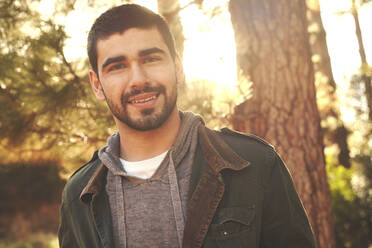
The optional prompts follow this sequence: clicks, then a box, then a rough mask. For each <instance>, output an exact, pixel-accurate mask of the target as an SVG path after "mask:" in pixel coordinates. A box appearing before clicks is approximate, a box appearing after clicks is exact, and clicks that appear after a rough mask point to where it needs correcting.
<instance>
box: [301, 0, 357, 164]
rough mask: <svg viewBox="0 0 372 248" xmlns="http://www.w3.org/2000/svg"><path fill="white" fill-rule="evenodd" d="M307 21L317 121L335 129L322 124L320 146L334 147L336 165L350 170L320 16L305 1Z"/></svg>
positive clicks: (314, 3)
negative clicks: (317, 114) (338, 164)
mask: <svg viewBox="0 0 372 248" xmlns="http://www.w3.org/2000/svg"><path fill="white" fill-rule="evenodd" d="M306 3H307V9H308V11H307V19H308V22H309V28H308V31H309V35H310V37H309V38H310V39H309V40H310V47H311V53H312V61H313V65H314V75H315V87H316V92H317V103H318V108H319V114H320V119H321V120H322V122H323V123H329V121H327V120H328V118H334V119H335V121H336V123H337V126H336V127H332V126H330V125H327V124H325V126H322V128H323V131H324V133H323V134H324V143H325V145H326V146H332V145H334V144H336V145H337V146H338V148H339V153H338V162H339V163H340V164H342V165H343V166H344V167H346V168H350V166H351V164H350V150H349V146H348V143H347V138H348V134H349V133H348V131H347V129H346V128H345V126H344V125H343V121H342V120H341V118H340V115H339V107H338V104H337V95H336V83H335V80H334V78H333V74H332V67H331V59H330V57H329V53H328V46H327V41H326V32H325V30H324V27H323V22H322V18H321V15H320V5H319V0H307V1H306Z"/></svg>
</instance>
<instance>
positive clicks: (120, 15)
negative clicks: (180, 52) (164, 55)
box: [87, 4, 176, 75]
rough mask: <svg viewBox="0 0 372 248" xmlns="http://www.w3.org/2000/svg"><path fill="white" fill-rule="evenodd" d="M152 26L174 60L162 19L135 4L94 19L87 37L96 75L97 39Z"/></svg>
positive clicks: (165, 26) (172, 48) (108, 11)
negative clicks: (131, 29) (155, 28)
mask: <svg viewBox="0 0 372 248" xmlns="http://www.w3.org/2000/svg"><path fill="white" fill-rule="evenodd" d="M154 26H156V27H157V29H158V31H159V33H160V35H161V36H162V37H163V39H164V42H165V44H166V45H167V47H168V49H169V52H170V54H171V56H172V58H173V59H174V57H175V55H176V50H175V46H174V39H173V36H172V34H171V32H170V30H169V27H168V25H167V23H166V21H165V20H164V18H163V17H161V16H160V15H158V14H156V13H154V12H152V11H151V10H149V9H147V8H145V7H143V6H140V5H137V4H123V5H120V6H117V7H113V8H111V9H109V10H107V11H106V12H104V13H103V14H102V15H100V16H99V17H98V18H97V19H96V21H95V22H94V24H93V26H92V28H91V29H90V31H89V35H88V48H87V49H88V57H89V62H90V65H91V66H92V68H93V70H94V71H95V72H96V73H97V75H98V65H97V42H98V40H99V39H104V38H107V37H108V36H110V35H112V34H115V33H119V34H122V33H123V32H124V31H126V30H128V29H130V28H150V27H154Z"/></svg>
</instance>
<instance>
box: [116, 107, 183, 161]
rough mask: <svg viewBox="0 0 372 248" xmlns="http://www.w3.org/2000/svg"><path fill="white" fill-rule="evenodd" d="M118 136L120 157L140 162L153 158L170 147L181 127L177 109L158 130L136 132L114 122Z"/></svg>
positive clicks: (118, 122)
mask: <svg viewBox="0 0 372 248" xmlns="http://www.w3.org/2000/svg"><path fill="white" fill-rule="evenodd" d="M115 122H116V125H117V127H118V130H119V134H120V157H121V158H123V159H125V160H128V161H140V160H145V159H149V158H152V157H155V156H156V155H159V154H161V153H163V152H165V151H167V150H169V148H170V147H171V146H172V144H173V142H174V140H175V139H176V137H177V134H178V131H179V128H180V126H181V120H180V115H179V112H178V109H177V108H175V109H174V110H173V112H172V113H171V115H170V116H169V118H168V120H166V121H165V122H164V123H163V124H162V125H161V126H160V127H159V128H157V129H153V130H149V131H138V130H135V129H132V128H130V127H128V126H127V125H125V124H123V123H121V122H120V121H118V120H115Z"/></svg>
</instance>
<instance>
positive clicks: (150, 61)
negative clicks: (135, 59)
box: [143, 57, 160, 63]
mask: <svg viewBox="0 0 372 248" xmlns="http://www.w3.org/2000/svg"><path fill="white" fill-rule="evenodd" d="M159 60H160V58H159V57H147V58H145V59H144V60H143V63H152V62H156V61H159Z"/></svg>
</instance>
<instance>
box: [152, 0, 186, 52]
mask: <svg viewBox="0 0 372 248" xmlns="http://www.w3.org/2000/svg"><path fill="white" fill-rule="evenodd" d="M180 9H181V8H180V2H179V1H178V0H158V11H159V14H161V15H162V16H163V17H164V18H165V20H166V21H167V23H168V25H169V28H170V30H171V32H172V34H173V37H174V40H175V43H176V49H177V52H178V55H179V56H180V58H181V59H182V57H183V47H184V42H185V37H184V35H183V28H182V23H181V18H180V16H179V15H178V13H179V11H180Z"/></svg>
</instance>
